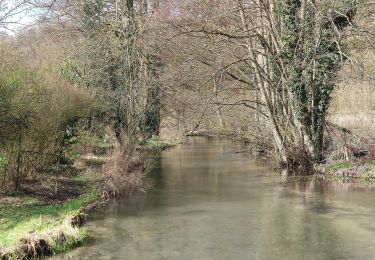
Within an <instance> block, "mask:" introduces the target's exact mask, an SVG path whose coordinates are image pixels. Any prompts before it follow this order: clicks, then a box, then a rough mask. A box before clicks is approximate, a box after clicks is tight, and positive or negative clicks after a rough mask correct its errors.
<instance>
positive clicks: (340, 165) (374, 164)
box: [317, 161, 375, 183]
mask: <svg viewBox="0 0 375 260" xmlns="http://www.w3.org/2000/svg"><path fill="white" fill-rule="evenodd" d="M317 170H318V172H321V173H323V175H324V176H325V178H330V179H339V180H345V181H358V180H361V181H366V182H371V183H373V182H375V161H369V162H348V161H340V162H335V163H329V164H327V165H324V166H319V167H318V169H317Z"/></svg>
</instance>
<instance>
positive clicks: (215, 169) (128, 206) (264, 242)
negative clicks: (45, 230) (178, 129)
mask: <svg viewBox="0 0 375 260" xmlns="http://www.w3.org/2000/svg"><path fill="white" fill-rule="evenodd" d="M242 149H243V148H242V147H241V145H239V144H236V143H233V142H230V141H223V140H219V139H206V138H192V139H190V140H189V141H188V143H187V144H184V145H179V146H177V147H175V148H172V149H170V150H169V151H165V152H163V153H162V154H161V156H160V159H158V161H157V162H156V165H155V167H154V169H153V171H152V174H151V175H150V178H152V179H153V182H154V187H153V189H151V190H150V191H148V192H147V193H142V194H137V195H133V196H131V197H130V198H127V199H122V200H117V201H113V203H110V204H109V205H108V206H106V207H103V208H101V209H99V210H97V211H95V212H93V213H92V214H91V218H90V221H89V222H88V224H87V228H88V230H89V232H90V234H91V235H92V236H94V237H95V238H96V239H95V241H94V242H93V243H90V245H88V246H85V247H81V248H78V249H76V250H74V251H72V252H70V253H68V254H66V255H63V256H59V257H57V258H56V259H98V260H99V259H129V260H132V259H137V260H138V259H139V260H143V259H145V260H152V259H171V260H172V259H173V260H176V259H188V260H190V259H215V260H216V259H223V260H232V259H267V260H268V259H289V260H291V259H314V260H317V259H375V189H374V188H372V187H371V186H370V185H365V184H343V183H337V182H323V181H314V180H311V179H306V178H290V177H289V178H287V177H285V176H283V175H282V174H279V173H276V172H275V171H273V170H272V169H270V168H269V167H267V166H264V165H263V166H262V165H261V164H259V163H257V162H256V161H255V160H251V159H249V157H248V155H246V154H243V153H236V151H241V150H242Z"/></svg>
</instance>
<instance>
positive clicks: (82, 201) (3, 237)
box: [0, 192, 98, 247]
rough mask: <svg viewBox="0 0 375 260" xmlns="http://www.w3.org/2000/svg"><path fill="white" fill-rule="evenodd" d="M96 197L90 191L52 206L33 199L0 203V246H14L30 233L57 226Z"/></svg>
mask: <svg viewBox="0 0 375 260" xmlns="http://www.w3.org/2000/svg"><path fill="white" fill-rule="evenodd" d="M97 197H98V194H97V193H96V192H91V193H89V194H87V195H85V196H82V197H80V198H77V199H74V200H71V201H69V202H66V203H64V204H61V205H54V206H43V205H40V204H39V203H38V202H37V201H34V200H29V201H28V203H22V204H21V205H3V204H0V246H3V247H8V246H14V245H16V244H17V243H18V241H19V240H20V239H21V238H22V237H24V236H26V235H28V234H30V233H34V232H35V233H42V232H44V231H46V230H49V229H54V228H56V227H58V226H59V225H61V224H62V222H63V221H64V220H65V219H66V218H67V217H68V216H70V215H74V214H76V213H77V212H78V211H79V210H80V209H81V208H82V207H84V206H86V205H87V204H89V203H92V202H94V201H95V200H96V199H97Z"/></svg>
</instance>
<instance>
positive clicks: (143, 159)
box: [0, 141, 168, 260]
mask: <svg viewBox="0 0 375 260" xmlns="http://www.w3.org/2000/svg"><path fill="white" fill-rule="evenodd" d="M166 147H168V146H167V145H165V144H162V143H159V142H156V141H149V142H146V143H145V144H144V145H142V146H140V147H139V149H137V151H136V152H135V153H134V154H133V155H132V156H131V157H128V155H126V154H125V155H124V154H120V153H119V154H117V155H116V153H114V154H113V155H112V156H111V158H110V159H108V158H101V157H97V156H89V157H87V156H86V157H83V158H82V161H84V164H85V166H84V167H82V161H81V162H80V167H79V169H78V168H76V167H71V166H69V167H58V168H56V167H51V168H50V169H46V170H44V171H42V172H40V173H39V174H40V177H38V178H35V177H34V178H32V181H26V182H25V183H24V184H23V186H22V190H21V191H20V192H18V193H0V259H1V260H2V259H25V258H26V259H28V258H36V257H40V256H43V255H53V254H58V253H61V252H65V251H67V250H69V249H71V248H74V247H77V246H80V245H82V244H84V243H85V242H86V241H87V240H88V238H89V234H88V233H87V232H86V231H85V229H84V228H81V226H82V224H83V223H84V219H85V218H86V216H87V214H88V212H89V210H90V209H91V208H93V206H94V205H97V204H98V203H99V202H103V201H105V200H106V199H108V198H110V197H112V196H118V195H123V194H129V193H131V192H134V191H136V190H145V189H146V188H147V187H149V184H148V183H147V182H146V181H145V178H144V177H145V174H146V172H147V171H148V169H149V166H150V165H151V161H152V159H153V158H154V157H155V156H156V155H157V154H158V153H159V152H160V151H161V150H163V149H166ZM99 184H100V185H99Z"/></svg>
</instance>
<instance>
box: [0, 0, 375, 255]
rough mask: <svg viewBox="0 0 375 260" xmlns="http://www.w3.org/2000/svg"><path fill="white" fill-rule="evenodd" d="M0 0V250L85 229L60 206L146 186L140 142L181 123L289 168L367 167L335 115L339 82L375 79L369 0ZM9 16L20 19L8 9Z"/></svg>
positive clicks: (350, 89) (59, 245)
mask: <svg viewBox="0 0 375 260" xmlns="http://www.w3.org/2000/svg"><path fill="white" fill-rule="evenodd" d="M5 2H7V1H1V0H0V31H1V33H0V255H1V257H2V258H4V259H9V258H10V259H12V258H22V257H36V256H39V255H41V254H54V253H59V252H61V251H64V250H66V249H69V248H70V247H73V246H75V245H78V244H80V243H82V242H83V241H84V240H85V239H86V238H87V236H88V235H87V234H86V233H85V232H84V231H83V230H81V229H79V228H78V226H79V225H77V223H74V221H72V220H74V219H75V220H76V222H81V220H82V219H83V218H84V214H85V209H87V207H88V208H91V206H90V204H92V203H95V202H97V201H98V200H105V199H108V198H109V197H112V196H117V195H123V194H130V193H132V192H136V191H139V190H145V189H146V188H148V187H149V186H150V184H149V183H148V181H146V178H145V174H146V173H147V170H148V168H149V166H150V165H151V163H150V161H151V159H152V158H153V157H154V156H155V153H157V152H158V151H161V150H163V149H165V148H167V147H168V145H169V144H170V143H176V142H181V137H182V136H185V135H199V134H200V133H204V134H206V135H208V136H211V135H220V136H225V137H229V138H236V139H240V140H244V141H245V142H246V144H248V145H249V147H250V148H249V150H252V151H253V152H256V153H257V154H261V155H262V156H263V157H266V158H268V159H270V160H273V161H274V162H276V163H277V164H278V165H279V166H281V167H292V168H298V169H299V170H300V172H301V173H302V174H311V173H314V172H313V169H314V168H315V169H316V168H319V167H320V169H322V168H324V169H325V172H324V174H327V175H329V174H331V175H335V176H342V177H348V176H353V177H357V176H361V178H364V179H368V180H370V179H373V178H375V173H374V167H373V165H372V163H371V162H372V161H374V156H375V149H374V144H373V140H375V137H374V136H373V135H370V134H369V133H370V132H371V129H367V128H366V127H363V124H362V125H360V127H357V129H349V128H351V127H349V126H348V125H347V124H345V122H344V123H342V122H341V123H340V122H338V121H340V120H337V118H336V119H335V117H334V115H335V114H338V112H342V111H347V108H343V106H344V107H345V104H344V105H343V103H345V102H346V101H345V102H344V101H342V100H345V98H344V97H343V96H344V95H343V94H345V95H347V97H353V95H352V94H350V93H354V92H355V93H357V92H358V88H356V86H357V85H361V84H362V83H363V82H366V84H367V85H368V86H372V85H371V84H373V83H374V82H373V79H372V77H371V75H372V74H373V73H372V72H373V64H372V63H373V62H374V61H373V58H372V59H371V57H375V50H374V47H373V46H372V44H371V41H372V40H373V36H372V35H374V34H373V33H374V32H373V30H374V29H373V26H372V25H371V24H372V23H369V22H368V21H371V19H373V16H374V14H375V12H373V9H374V6H373V4H370V3H367V2H365V1H356V0H336V1H328V0H327V1H321V0H319V1H307V0H280V1H279V0H271V1H261V0H254V1H242V0H240V1H234V0H199V1H198V0H189V1H179V0H163V1H162V0H160V1H159V0H85V1H80V0H69V1H64V0H62V1H50V0H11V1H9V3H5ZM22 15H24V16H26V17H27V20H28V21H29V24H28V26H26V27H23V26H22V25H21V24H19V25H18V26H17V21H15V20H18V19H21V18H20V16H22ZM32 17H34V18H35V19H34V20H33V21H34V22H30V19H31V18H32ZM31 20H32V19H31ZM343 82H344V83H345V87H342V84H343ZM368 86H367V88H370V87H368ZM367 92H370V93H371V90H368V91H367ZM338 93H339V94H340V95H338ZM352 99H353V98H352ZM366 100H367V99H366ZM369 100H371V98H369ZM352 103H353V102H352ZM363 107H367V108H368V109H370V108H371V107H372V106H371V105H368V106H363ZM350 109H351V108H350ZM350 109H349V111H351V110H350ZM361 112H362V113H364V114H366V115H370V117H371V112H373V111H361ZM354 117H355V116H354ZM340 118H341V119H342V118H343V117H342V116H341V117H340V116H339V119H340ZM371 120H374V119H373V115H372V119H371ZM357 126H358V125H357ZM366 130H367V131H366ZM372 130H373V129H372ZM318 164H325V166H321V165H320V166H319V167H318V166H317V165H318ZM38 250H39V251H38Z"/></svg>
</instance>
